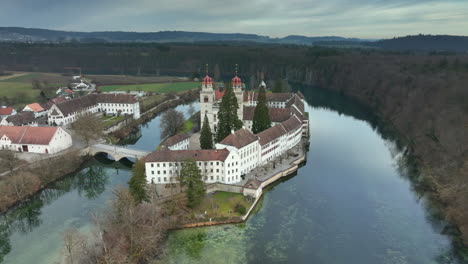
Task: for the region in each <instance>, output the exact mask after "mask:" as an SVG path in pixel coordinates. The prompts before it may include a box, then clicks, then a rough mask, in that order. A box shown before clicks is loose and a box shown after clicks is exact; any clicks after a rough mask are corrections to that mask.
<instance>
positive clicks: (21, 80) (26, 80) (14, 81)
mask: <svg viewBox="0 0 468 264" xmlns="http://www.w3.org/2000/svg"><path fill="white" fill-rule="evenodd" d="M69 78H70V77H65V76H62V75H60V74H54V73H15V74H13V75H11V77H9V76H2V78H1V79H0V98H8V100H3V101H4V103H8V104H10V105H14V106H22V105H24V104H29V103H33V102H36V100H37V97H38V96H39V93H40V91H39V90H34V89H33V87H32V81H33V80H35V79H37V80H41V81H46V82H47V83H48V87H51V88H53V87H59V86H63V85H65V84H67V80H68V79H69ZM51 93H55V90H54V89H52V90H51ZM48 95H49V96H51V95H54V94H48ZM7 101H8V102H7Z"/></svg>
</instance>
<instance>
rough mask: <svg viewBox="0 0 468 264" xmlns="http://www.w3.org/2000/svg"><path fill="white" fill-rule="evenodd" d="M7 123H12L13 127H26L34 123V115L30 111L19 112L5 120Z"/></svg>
mask: <svg viewBox="0 0 468 264" xmlns="http://www.w3.org/2000/svg"><path fill="white" fill-rule="evenodd" d="M6 121H8V123H12V124H13V125H15V126H21V125H27V124H29V123H33V122H35V121H36V118H35V117H34V113H33V112H31V111H25V112H21V113H19V114H17V115H12V116H9V117H7V118H6Z"/></svg>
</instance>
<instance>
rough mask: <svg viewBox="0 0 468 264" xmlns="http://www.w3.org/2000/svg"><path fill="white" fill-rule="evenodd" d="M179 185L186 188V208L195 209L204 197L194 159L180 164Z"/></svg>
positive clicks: (202, 185)
mask: <svg viewBox="0 0 468 264" xmlns="http://www.w3.org/2000/svg"><path fill="white" fill-rule="evenodd" d="M180 184H181V185H185V186H187V190H186V193H187V206H188V207H190V208H195V207H197V206H198V205H199V204H200V202H201V201H202V199H203V197H204V196H205V184H204V183H203V180H202V175H201V173H200V170H199V169H198V167H197V163H196V161H195V160H194V159H191V160H187V161H185V162H184V163H182V169H181V170H180Z"/></svg>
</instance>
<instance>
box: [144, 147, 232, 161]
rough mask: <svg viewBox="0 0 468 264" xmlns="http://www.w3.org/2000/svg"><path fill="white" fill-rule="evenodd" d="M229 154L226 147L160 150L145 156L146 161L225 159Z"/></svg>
mask: <svg viewBox="0 0 468 264" xmlns="http://www.w3.org/2000/svg"><path fill="white" fill-rule="evenodd" d="M228 156H229V151H228V150H227V149H200V150H160V151H154V152H152V153H150V154H149V155H148V156H146V157H145V161H146V162H170V161H186V160H188V159H194V160H196V161H212V160H219V161H225V160H226V158H227V157H228Z"/></svg>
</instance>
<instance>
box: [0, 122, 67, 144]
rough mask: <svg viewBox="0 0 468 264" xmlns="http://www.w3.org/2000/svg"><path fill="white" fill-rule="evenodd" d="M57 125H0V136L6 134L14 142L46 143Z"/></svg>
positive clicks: (55, 130) (50, 138) (56, 128)
mask: <svg viewBox="0 0 468 264" xmlns="http://www.w3.org/2000/svg"><path fill="white" fill-rule="evenodd" d="M58 129H59V128H58V127H30V126H0V137H3V136H4V135H5V136H7V137H8V138H9V139H10V140H11V142H12V143H14V144H33V145H48V144H49V143H50V141H51V140H52V138H53V137H54V135H55V133H56V132H57V130H58Z"/></svg>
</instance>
